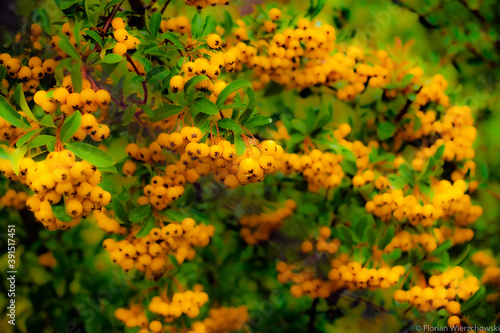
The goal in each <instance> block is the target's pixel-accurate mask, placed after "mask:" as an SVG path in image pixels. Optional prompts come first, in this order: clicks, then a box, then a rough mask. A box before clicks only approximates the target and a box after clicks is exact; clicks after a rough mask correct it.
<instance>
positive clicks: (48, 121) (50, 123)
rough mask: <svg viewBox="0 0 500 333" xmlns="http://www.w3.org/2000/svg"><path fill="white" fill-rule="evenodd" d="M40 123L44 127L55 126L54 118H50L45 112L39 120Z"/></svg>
mask: <svg viewBox="0 0 500 333" xmlns="http://www.w3.org/2000/svg"><path fill="white" fill-rule="evenodd" d="M40 124H42V125H43V126H45V127H56V125H54V119H52V116H51V115H50V114H46V115H45V116H44V117H43V118H42V120H40Z"/></svg>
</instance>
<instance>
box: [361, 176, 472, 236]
mask: <svg viewBox="0 0 500 333" xmlns="http://www.w3.org/2000/svg"><path fill="white" fill-rule="evenodd" d="M433 189H434V197H433V199H432V203H427V204H421V203H419V199H418V197H416V196H414V195H407V196H405V195H404V193H403V191H402V190H392V191H389V192H386V193H382V194H376V195H375V196H374V197H373V199H372V200H369V201H367V202H366V204H365V208H366V210H367V212H368V213H370V214H373V215H375V216H377V217H379V218H380V219H382V220H383V221H386V222H387V221H390V220H391V219H392V218H393V217H394V218H395V219H396V220H397V221H399V222H403V221H405V220H408V221H409V222H410V223H411V224H412V225H414V226H416V225H422V226H424V227H430V226H432V225H434V224H435V222H436V221H437V220H439V219H442V218H445V219H452V221H453V222H454V223H455V224H456V225H458V226H466V225H468V224H470V223H472V222H474V221H476V220H477V219H478V217H479V216H481V214H482V208H481V207H480V206H475V205H472V203H471V199H470V196H469V195H468V194H465V193H464V192H465V191H466V189H467V185H466V183H465V182H464V181H463V180H457V181H455V182H454V183H453V184H451V183H450V182H448V181H446V180H442V181H439V182H436V183H435V185H434V187H433ZM422 199H423V200H426V198H424V197H423V198H422Z"/></svg>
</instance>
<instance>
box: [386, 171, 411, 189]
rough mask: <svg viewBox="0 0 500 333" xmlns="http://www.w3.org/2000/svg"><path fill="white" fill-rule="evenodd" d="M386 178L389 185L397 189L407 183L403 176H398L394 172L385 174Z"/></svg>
mask: <svg viewBox="0 0 500 333" xmlns="http://www.w3.org/2000/svg"><path fill="white" fill-rule="evenodd" d="M387 179H388V180H389V183H390V184H391V186H393V187H394V188H395V189H397V190H399V189H402V188H403V187H405V185H406V184H408V183H407V181H406V180H405V179H404V178H403V177H401V176H398V175H396V174H394V173H391V174H389V175H388V176H387Z"/></svg>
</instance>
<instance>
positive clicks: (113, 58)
mask: <svg viewBox="0 0 500 333" xmlns="http://www.w3.org/2000/svg"><path fill="white" fill-rule="evenodd" d="M123 59H124V58H123V56H121V55H119V54H115V53H108V54H106V55H105V56H104V58H102V60H101V62H103V63H105V64H116V63H118V62H120V61H123Z"/></svg>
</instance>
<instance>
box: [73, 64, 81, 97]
mask: <svg viewBox="0 0 500 333" xmlns="http://www.w3.org/2000/svg"><path fill="white" fill-rule="evenodd" d="M71 84H72V85H73V91H74V92H77V93H79V92H81V91H82V65H81V63H79V62H77V63H76V64H74V65H73V66H71Z"/></svg>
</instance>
